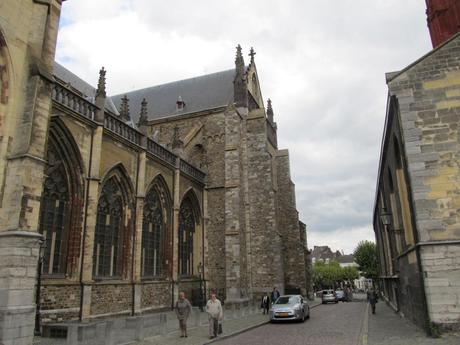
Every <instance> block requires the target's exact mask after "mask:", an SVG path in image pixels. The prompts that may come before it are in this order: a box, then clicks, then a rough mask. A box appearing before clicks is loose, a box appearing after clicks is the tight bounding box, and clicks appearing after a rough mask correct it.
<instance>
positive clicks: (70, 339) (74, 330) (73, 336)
mask: <svg viewBox="0 0 460 345" xmlns="http://www.w3.org/2000/svg"><path fill="white" fill-rule="evenodd" d="M66 344H67V345H77V344H78V326H77V325H69V326H68V327H67V340H66Z"/></svg>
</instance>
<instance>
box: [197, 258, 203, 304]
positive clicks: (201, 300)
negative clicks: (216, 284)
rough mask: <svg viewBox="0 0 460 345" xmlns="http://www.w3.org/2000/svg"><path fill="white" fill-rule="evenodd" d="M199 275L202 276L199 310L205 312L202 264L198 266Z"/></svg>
mask: <svg viewBox="0 0 460 345" xmlns="http://www.w3.org/2000/svg"><path fill="white" fill-rule="evenodd" d="M198 274H199V275H200V295H199V308H200V311H203V296H204V294H203V265H202V263H201V262H200V263H199V264H198Z"/></svg>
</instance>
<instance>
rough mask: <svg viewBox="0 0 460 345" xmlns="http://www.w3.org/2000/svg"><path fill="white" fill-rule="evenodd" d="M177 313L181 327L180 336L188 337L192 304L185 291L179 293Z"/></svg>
mask: <svg viewBox="0 0 460 345" xmlns="http://www.w3.org/2000/svg"><path fill="white" fill-rule="evenodd" d="M175 309H176V315H177V319H178V320H179V328H180V337H181V338H184V337H186V338H187V319H188V317H189V316H190V313H191V312H192V305H191V304H190V302H189V301H188V299H187V298H185V292H183V291H181V292H180V293H179V299H178V300H177V301H176V307H175Z"/></svg>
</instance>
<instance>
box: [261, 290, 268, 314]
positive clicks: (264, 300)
mask: <svg viewBox="0 0 460 345" xmlns="http://www.w3.org/2000/svg"><path fill="white" fill-rule="evenodd" d="M260 307H261V308H262V309H263V310H264V312H263V313H264V314H265V311H267V314H268V310H269V309H270V297H268V293H265V295H264V297H262V302H261V303H260Z"/></svg>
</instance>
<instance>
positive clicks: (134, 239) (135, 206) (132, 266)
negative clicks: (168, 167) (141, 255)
mask: <svg viewBox="0 0 460 345" xmlns="http://www.w3.org/2000/svg"><path fill="white" fill-rule="evenodd" d="M139 162H140V153H139V152H138V154H137V171H136V186H135V193H136V195H135V198H134V218H133V223H134V231H133V245H132V250H131V285H132V302H131V304H132V306H131V315H132V316H134V314H135V312H136V305H135V304H136V283H135V281H134V267H135V264H134V262H135V257H134V255H135V248H136V232H137V192H138V185H139Z"/></svg>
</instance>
